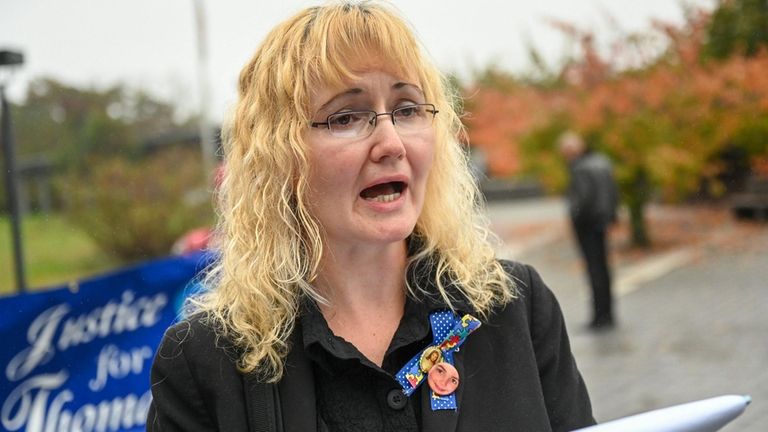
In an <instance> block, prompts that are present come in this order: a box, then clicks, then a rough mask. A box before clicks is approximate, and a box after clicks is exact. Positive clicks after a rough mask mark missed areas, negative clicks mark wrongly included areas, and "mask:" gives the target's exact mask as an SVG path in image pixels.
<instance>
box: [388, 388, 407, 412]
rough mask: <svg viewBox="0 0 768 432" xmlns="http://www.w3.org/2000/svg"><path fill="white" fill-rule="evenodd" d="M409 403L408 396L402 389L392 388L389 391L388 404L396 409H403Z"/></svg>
mask: <svg viewBox="0 0 768 432" xmlns="http://www.w3.org/2000/svg"><path fill="white" fill-rule="evenodd" d="M406 404H408V398H407V397H406V396H405V394H404V393H403V391H402V390H401V389H392V390H390V391H389V393H387V405H389V407H390V408H392V409H395V410H401V409H403V408H405V405H406Z"/></svg>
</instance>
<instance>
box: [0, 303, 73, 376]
mask: <svg viewBox="0 0 768 432" xmlns="http://www.w3.org/2000/svg"><path fill="white" fill-rule="evenodd" d="M68 312H69V306H68V305H66V304H60V305H58V306H54V307H52V308H50V309H48V310H46V311H45V312H43V313H41V314H40V315H38V317H37V318H35V320H34V321H32V324H30V325H29V328H28V329H27V341H29V343H30V344H31V346H30V347H29V348H25V349H23V350H22V351H21V352H20V353H18V354H16V356H14V357H13V358H12V359H11V361H9V362H8V364H7V365H6V367H5V376H6V377H8V380H9V381H18V380H20V379H21V378H24V377H25V376H27V375H29V373H30V372H32V370H33V369H34V368H36V367H37V366H38V365H40V364H43V363H46V362H47V361H49V360H50V359H51V358H52V357H53V354H54V350H53V343H52V341H53V336H54V335H55V332H56V328H57V327H58V326H59V323H60V322H61V319H62V318H64V315H66V314H67V313H68Z"/></svg>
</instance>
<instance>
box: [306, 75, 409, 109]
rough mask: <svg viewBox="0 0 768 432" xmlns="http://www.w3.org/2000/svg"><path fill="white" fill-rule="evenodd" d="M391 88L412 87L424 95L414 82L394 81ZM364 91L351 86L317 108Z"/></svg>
mask: <svg viewBox="0 0 768 432" xmlns="http://www.w3.org/2000/svg"><path fill="white" fill-rule="evenodd" d="M392 88H393V89H394V90H401V89H403V88H412V89H414V90H416V91H418V92H419V94H421V95H422V96H423V95H424V91H422V90H421V88H419V86H417V85H416V84H411V83H407V82H396V83H395V84H393V85H392ZM364 92H365V90H363V89H362V88H360V87H353V88H351V89H347V90H344V91H343V92H341V93H338V94H337V95H335V96H334V97H332V98H330V99H329V100H328V102H326V103H324V104H323V105H321V106H320V108H318V111H322V110H324V109H325V108H326V107H327V106H328V105H330V104H332V103H333V102H334V101H336V100H337V99H339V98H342V97H345V96H350V95H358V94H362V93H364Z"/></svg>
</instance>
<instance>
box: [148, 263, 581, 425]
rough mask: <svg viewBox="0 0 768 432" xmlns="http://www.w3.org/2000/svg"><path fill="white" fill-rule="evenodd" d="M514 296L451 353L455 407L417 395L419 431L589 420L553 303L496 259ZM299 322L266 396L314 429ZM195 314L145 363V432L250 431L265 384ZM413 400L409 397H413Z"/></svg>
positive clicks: (538, 285) (520, 271) (533, 282)
mask: <svg viewBox="0 0 768 432" xmlns="http://www.w3.org/2000/svg"><path fill="white" fill-rule="evenodd" d="M503 264H504V266H505V268H506V269H507V271H508V273H509V274H510V275H511V276H512V278H513V279H514V280H516V281H517V286H518V290H519V296H518V298H517V299H516V300H513V301H512V302H510V303H509V304H507V305H506V306H505V307H503V308H502V309H500V310H499V311H497V312H496V313H494V314H493V315H492V316H491V317H490V319H488V320H486V321H484V322H483V325H482V326H481V327H480V328H479V329H478V330H477V331H475V332H474V333H473V334H472V336H471V337H470V338H468V339H467V341H466V342H465V343H464V345H462V347H461V350H460V351H459V352H457V353H456V354H455V356H454V360H455V363H456V368H457V369H458V371H459V375H460V376H461V377H462V380H461V385H460V386H459V388H458V389H457V394H456V395H457V401H458V405H459V409H458V410H456V411H450V410H447V411H432V410H431V409H430V408H429V400H428V398H429V392H421V395H422V401H421V404H422V407H423V408H422V430H423V431H425V432H431V431H434V432H438V431H440V432H444V431H525V432H530V431H537V432H538V431H550V430H554V431H571V430H574V429H578V428H580V427H584V426H588V425H592V424H594V423H595V421H594V419H593V417H592V410H591V406H590V402H589V396H588V395H587V390H586V387H585V385H584V382H583V381H582V378H581V375H580V374H579V371H578V370H577V368H576V364H575V362H574V359H573V356H572V355H571V350H570V345H569V342H568V337H567V334H566V330H565V325H564V322H563V317H562V313H561V311H560V307H559V305H558V303H557V300H556V299H555V298H554V296H553V294H552V293H551V291H550V290H549V289H548V288H547V287H546V286H545V285H544V283H543V282H542V281H541V279H540V277H539V276H538V274H537V273H536V272H535V271H534V270H533V269H532V268H530V267H528V266H523V265H520V264H516V263H510V262H504V263H503ZM299 335H300V329H297V330H296V331H295V332H294V334H293V337H294V340H293V341H292V345H291V346H292V349H291V351H290V353H289V354H288V357H287V359H286V369H285V374H284V376H283V378H282V379H281V380H280V382H279V383H277V384H276V385H273V386H268V387H266V388H268V389H271V390H272V392H273V395H274V401H275V404H274V406H273V408H274V412H271V410H270V413H269V414H270V415H272V414H274V418H276V419H278V422H277V423H278V429H277V430H281V431H286V432H293V431H296V432H306V431H316V430H318V426H317V414H316V410H315V389H314V381H313V372H312V364H311V363H310V360H309V359H308V358H307V356H306V354H305V352H304V349H303V345H302V343H301V341H300V340H299V339H297V338H298V336H299ZM226 345H227V344H226V341H223V340H220V339H217V337H216V335H215V334H214V333H213V332H212V331H211V330H210V329H209V328H207V327H206V326H204V325H203V324H201V323H200V322H199V321H197V320H187V321H183V322H181V323H179V324H177V325H175V326H173V327H172V328H170V329H169V330H168V331H167V332H166V334H165V336H164V338H163V341H162V343H161V346H160V348H159V349H158V352H157V354H156V357H155V361H154V364H153V366H152V394H153V398H154V399H153V402H152V405H151V407H150V410H149V415H148V419H147V430H148V431H214V430H220V431H226V432H230V431H256V430H263V425H257V424H255V422H256V421H257V420H255V419H256V418H258V415H259V413H261V412H263V411H264V406H265V405H264V395H263V394H262V393H260V392H261V391H262V390H263V389H264V388H265V387H264V386H263V385H262V386H259V385H258V384H257V378H256V377H255V376H253V375H244V374H242V373H240V372H238V371H237V368H236V366H235V360H236V353H235V352H234V350H231V349H228V348H227V347H226ZM414 397H416V396H414Z"/></svg>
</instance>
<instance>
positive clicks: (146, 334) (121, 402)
mask: <svg viewBox="0 0 768 432" xmlns="http://www.w3.org/2000/svg"><path fill="white" fill-rule="evenodd" d="M211 258H212V257H211V256H210V255H204V254H194V255H187V256H181V257H172V258H167V259H162V260H157V261H152V262H148V263H144V264H142V265H138V266H135V267H131V268H127V269H124V270H120V271H118V272H114V273H110V274H107V275H103V276H100V277H96V278H93V279H88V280H85V281H81V282H80V283H78V284H71V285H69V286H65V287H61V288H58V289H54V290H50V291H44V292H37V293H32V294H22V295H17V296H13V297H8V298H0V335H1V336H0V337H1V339H0V344H2V345H1V346H2V348H0V366H2V376H1V377H0V404H1V406H0V430H4V431H27V432H53V431H67V432H70V431H84V432H91V431H98V432H101V431H143V430H144V429H145V421H146V415H147V410H148V408H149V404H150V401H151V397H152V396H151V393H150V391H149V387H150V385H149V383H150V379H149V371H150V367H151V365H152V359H153V357H154V353H155V349H156V348H157V345H158V344H159V342H160V339H161V338H162V335H163V332H164V331H165V329H166V328H168V326H169V325H171V324H172V323H173V321H174V320H175V319H177V317H178V316H179V312H180V308H181V305H182V304H183V302H184V299H185V298H186V296H187V295H188V294H189V293H190V291H191V290H194V289H196V287H197V286H198V285H197V282H196V277H195V276H196V275H197V274H198V273H199V272H200V271H201V270H202V269H204V268H205V266H206V265H207V264H208V263H210V261H211Z"/></svg>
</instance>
